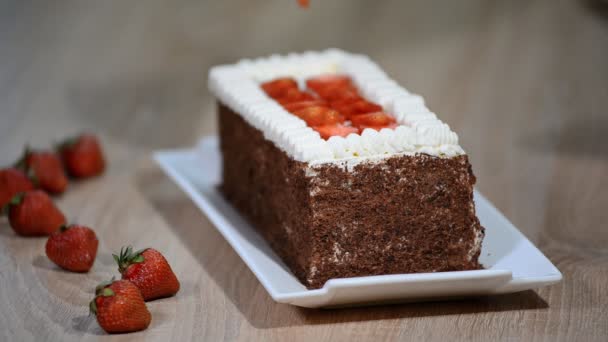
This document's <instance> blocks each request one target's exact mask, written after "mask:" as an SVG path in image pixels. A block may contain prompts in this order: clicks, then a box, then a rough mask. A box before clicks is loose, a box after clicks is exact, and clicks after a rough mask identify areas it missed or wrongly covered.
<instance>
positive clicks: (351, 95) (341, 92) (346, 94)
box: [316, 87, 361, 102]
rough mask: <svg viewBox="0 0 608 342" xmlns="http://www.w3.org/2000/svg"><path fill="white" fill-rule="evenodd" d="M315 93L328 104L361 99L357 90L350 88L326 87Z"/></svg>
mask: <svg viewBox="0 0 608 342" xmlns="http://www.w3.org/2000/svg"><path fill="white" fill-rule="evenodd" d="M316 93H317V94H318V95H319V96H320V97H321V98H322V99H324V100H327V101H330V102H335V101H346V100H351V101H354V100H359V99H360V98H361V96H360V95H359V93H358V92H357V89H355V88H351V87H327V88H322V89H319V90H316Z"/></svg>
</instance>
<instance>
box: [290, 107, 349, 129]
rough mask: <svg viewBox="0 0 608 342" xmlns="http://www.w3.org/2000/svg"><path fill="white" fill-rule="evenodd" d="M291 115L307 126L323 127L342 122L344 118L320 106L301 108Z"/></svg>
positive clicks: (336, 112)
mask: <svg viewBox="0 0 608 342" xmlns="http://www.w3.org/2000/svg"><path fill="white" fill-rule="evenodd" d="M293 114H294V115H296V116H297V117H299V118H300V119H302V120H304V121H306V123H307V124H308V125H309V126H324V125H331V124H336V123H339V122H344V116H342V114H340V113H339V112H338V111H336V110H333V109H330V108H327V107H322V106H313V107H307V108H302V109H299V110H297V111H295V112H293Z"/></svg>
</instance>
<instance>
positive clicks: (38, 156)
mask: <svg viewBox="0 0 608 342" xmlns="http://www.w3.org/2000/svg"><path fill="white" fill-rule="evenodd" d="M17 167H18V168H20V169H22V170H24V171H25V173H26V174H27V175H28V176H31V177H32V179H33V180H34V183H35V184H36V185H37V186H38V187H39V188H41V189H42V190H44V191H46V192H48V193H50V194H61V193H63V192H64V191H65V189H66V188H67V186H68V178H67V176H66V175H65V171H64V170H63V165H62V164H61V160H60V159H59V156H57V154H55V153H53V152H51V151H32V150H30V149H29V148H26V149H25V152H24V153H23V157H22V158H21V159H20V160H19V161H18V162H17Z"/></svg>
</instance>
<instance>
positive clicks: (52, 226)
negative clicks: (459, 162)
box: [6, 190, 66, 236]
mask: <svg viewBox="0 0 608 342" xmlns="http://www.w3.org/2000/svg"><path fill="white" fill-rule="evenodd" d="M6 210H7V212H8V218H9V223H10V225H11V227H12V228H13V230H14V231H15V233H17V234H19V235H22V236H41V235H50V234H52V233H53V232H55V231H57V230H58V229H59V227H61V226H62V225H64V224H65V223H66V220H65V216H64V215H63V213H62V212H61V211H60V210H59V209H58V208H57V207H56V206H55V204H54V203H53V201H52V200H51V198H50V197H49V196H48V195H47V194H46V192H44V191H42V190H33V191H28V192H22V193H19V194H17V195H15V196H14V197H13V198H12V199H11V201H10V202H9V203H8V205H7V209H6Z"/></svg>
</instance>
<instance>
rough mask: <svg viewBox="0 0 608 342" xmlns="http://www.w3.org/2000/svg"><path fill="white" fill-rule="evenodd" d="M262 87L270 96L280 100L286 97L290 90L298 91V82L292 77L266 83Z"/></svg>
mask: <svg viewBox="0 0 608 342" xmlns="http://www.w3.org/2000/svg"><path fill="white" fill-rule="evenodd" d="M261 87H262V89H263V90H264V91H265V92H266V94H268V96H270V97H272V98H273V99H278V98H281V97H283V96H285V95H286V94H287V92H288V91H289V90H290V89H295V90H298V82H296V80H294V79H293V78H291V77H282V78H277V79H274V80H272V81H268V82H264V83H262V85H261Z"/></svg>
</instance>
